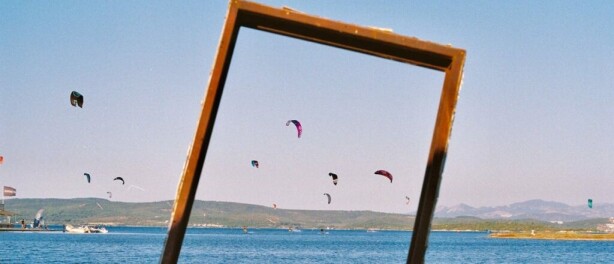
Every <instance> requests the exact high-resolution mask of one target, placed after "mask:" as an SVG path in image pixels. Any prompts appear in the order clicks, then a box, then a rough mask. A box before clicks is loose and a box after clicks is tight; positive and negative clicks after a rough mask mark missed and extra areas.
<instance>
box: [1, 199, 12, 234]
mask: <svg viewBox="0 0 614 264" xmlns="http://www.w3.org/2000/svg"><path fill="white" fill-rule="evenodd" d="M13 216H15V213H13V212H10V211H6V210H4V203H2V204H0V228H12V227H13V222H11V221H12V219H11V218H12V217H13Z"/></svg>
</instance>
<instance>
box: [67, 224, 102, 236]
mask: <svg viewBox="0 0 614 264" xmlns="http://www.w3.org/2000/svg"><path fill="white" fill-rule="evenodd" d="M64 231H65V232H68V233H74V234H93V233H101V234H106V233H108V232H109V231H108V230H107V229H106V228H104V226H90V225H82V226H79V227H75V226H73V225H65V226H64Z"/></svg>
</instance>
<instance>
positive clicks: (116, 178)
mask: <svg viewBox="0 0 614 264" xmlns="http://www.w3.org/2000/svg"><path fill="white" fill-rule="evenodd" d="M113 180H114V181H117V180H119V181H122V185H124V183H125V182H124V178H122V177H115V179H113Z"/></svg>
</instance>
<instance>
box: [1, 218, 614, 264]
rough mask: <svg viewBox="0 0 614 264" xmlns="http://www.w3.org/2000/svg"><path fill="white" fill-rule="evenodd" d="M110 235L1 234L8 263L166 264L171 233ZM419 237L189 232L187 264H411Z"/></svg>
mask: <svg viewBox="0 0 614 264" xmlns="http://www.w3.org/2000/svg"><path fill="white" fill-rule="evenodd" d="M108 230H109V233H107V234H69V233H62V232H0V263H158V262H159V259H160V254H161V253H162V249H163V247H164V240H165V238H166V231H167V230H166V228H160V227H108ZM410 239H411V232H406V231H378V232H366V231H363V230H351V231H348V230H327V231H326V232H324V233H323V232H320V230H301V232H288V231H287V230H282V229H249V230H248V233H247V234H245V233H244V232H243V230H242V229H210V228H189V229H188V232H187V233H186V236H185V239H184V243H183V247H182V250H181V255H180V258H179V263H405V260H406V257H407V252H408V247H409V241H410ZM429 241H430V243H429V248H428V251H427V254H426V263H614V242H612V241H553V240H522V239H493V238H488V234H487V233H485V232H476V233H471V232H460V233H458V232H432V233H431V235H430V239H429Z"/></svg>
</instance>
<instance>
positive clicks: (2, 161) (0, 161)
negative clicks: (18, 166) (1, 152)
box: [0, 156, 4, 165]
mask: <svg viewBox="0 0 614 264" xmlns="http://www.w3.org/2000/svg"><path fill="white" fill-rule="evenodd" d="M2 163H4V157H3V156H0V165H2Z"/></svg>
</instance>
